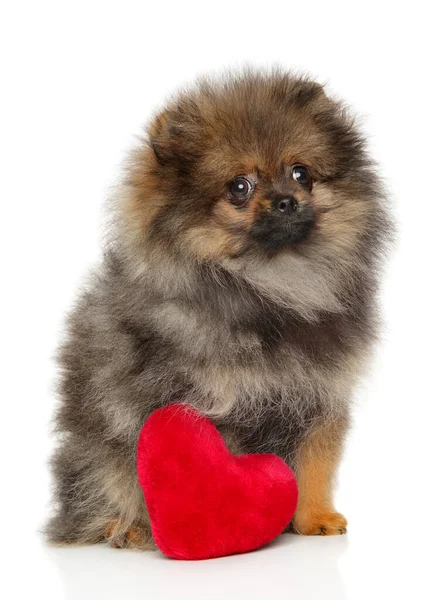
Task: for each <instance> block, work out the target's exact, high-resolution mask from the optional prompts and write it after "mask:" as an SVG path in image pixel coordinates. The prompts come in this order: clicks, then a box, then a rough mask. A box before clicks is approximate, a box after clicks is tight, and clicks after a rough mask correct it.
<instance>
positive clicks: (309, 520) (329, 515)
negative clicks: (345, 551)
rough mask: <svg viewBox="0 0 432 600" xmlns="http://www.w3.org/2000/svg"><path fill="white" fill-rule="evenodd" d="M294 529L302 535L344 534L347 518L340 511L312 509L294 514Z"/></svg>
mask: <svg viewBox="0 0 432 600" xmlns="http://www.w3.org/2000/svg"><path fill="white" fill-rule="evenodd" d="M293 529H294V531H295V532H296V533H300V534H302V535H343V534H344V533H346V532H347V520H346V519H345V517H344V516H343V515H341V514H340V513H338V512H332V511H322V512H321V511H312V510H310V511H307V512H301V513H299V514H295V515H294V519H293Z"/></svg>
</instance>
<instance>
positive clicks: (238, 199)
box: [228, 177, 254, 206]
mask: <svg viewBox="0 0 432 600" xmlns="http://www.w3.org/2000/svg"><path fill="white" fill-rule="evenodd" d="M253 188H254V186H253V184H252V183H251V182H250V181H249V179H247V178H246V177H236V178H235V179H233V180H232V181H231V183H230V184H229V186H228V190H229V195H230V202H231V204H234V206H244V205H245V204H246V202H247V201H248V200H249V198H250V196H251V195H252V192H253Z"/></svg>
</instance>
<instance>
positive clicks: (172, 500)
mask: <svg viewBox="0 0 432 600" xmlns="http://www.w3.org/2000/svg"><path fill="white" fill-rule="evenodd" d="M137 469H138V479H139V482H140V484H141V487H142V489H143V491H144V497H145V501H146V504H147V509H148V512H149V515H150V520H151V526H152V531H153V537H154V539H155V542H156V544H157V546H158V547H159V549H160V550H161V551H162V552H163V553H164V554H166V555H167V556H170V557H172V558H178V559H203V558H215V557H218V556H226V555H228V554H236V553H240V552H247V551H249V550H254V549H256V548H259V547H260V546H263V545H264V544H266V543H268V542H270V541H271V540H273V539H274V538H275V537H277V536H278V535H279V534H280V533H282V531H283V530H284V529H285V527H286V526H287V525H288V523H289V522H290V520H291V519H292V516H293V514H294V511H295V509H296V506H297V498H298V491H297V483H296V480H295V477H294V474H293V472H292V471H291V469H290V468H289V467H288V465H287V464H286V463H285V462H284V461H283V460H282V459H281V458H279V457H278V456H275V455H274V454H244V455H242V456H234V455H233V454H231V453H230V452H229V450H228V448H227V447H226V445H225V442H224V440H223V439H222V437H221V435H220V433H219V432H218V430H217V429H216V427H215V425H214V424H213V423H212V422H211V421H210V420H209V419H208V418H207V417H204V416H203V415H201V414H200V413H199V412H198V411H197V410H196V409H194V408H192V407H191V406H190V405H187V404H179V403H175V404H170V405H169V406H167V407H165V408H161V409H158V410H156V411H155V412H154V413H153V414H152V415H151V416H150V417H149V418H148V420H147V421H146V423H145V425H144V427H143V428H142V430H141V434H140V437H139V441H138V456H137Z"/></svg>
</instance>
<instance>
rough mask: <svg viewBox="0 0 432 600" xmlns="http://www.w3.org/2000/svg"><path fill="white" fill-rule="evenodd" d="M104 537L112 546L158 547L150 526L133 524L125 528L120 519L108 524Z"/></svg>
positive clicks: (152, 548) (151, 548)
mask: <svg viewBox="0 0 432 600" xmlns="http://www.w3.org/2000/svg"><path fill="white" fill-rule="evenodd" d="M104 537H105V541H106V542H108V545H109V546H111V548H132V549H135V550H155V549H156V545H155V543H154V541H153V537H152V535H151V531H150V528H149V527H145V526H135V525H132V526H131V527H128V528H125V527H123V523H122V521H121V520H120V519H118V520H114V521H112V522H111V523H109V524H108V526H107V527H106V529H105V535H104Z"/></svg>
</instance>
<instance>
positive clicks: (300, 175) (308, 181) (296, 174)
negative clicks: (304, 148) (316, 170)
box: [291, 165, 312, 189]
mask: <svg viewBox="0 0 432 600" xmlns="http://www.w3.org/2000/svg"><path fill="white" fill-rule="evenodd" d="M291 173H292V178H293V179H294V181H297V183H299V184H300V185H302V186H303V187H306V188H309V189H311V188H312V177H311V174H310V173H309V171H308V169H307V167H305V166H304V165H294V166H293V168H292V171H291Z"/></svg>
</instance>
